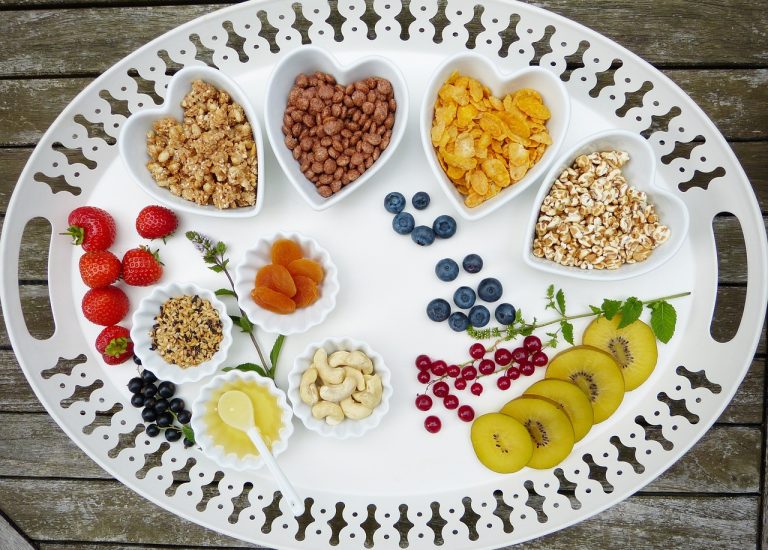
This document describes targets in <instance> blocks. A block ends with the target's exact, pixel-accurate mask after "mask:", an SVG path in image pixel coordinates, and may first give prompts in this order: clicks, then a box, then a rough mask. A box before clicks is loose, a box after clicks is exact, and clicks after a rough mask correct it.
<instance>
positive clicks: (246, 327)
mask: <svg viewBox="0 0 768 550" xmlns="http://www.w3.org/2000/svg"><path fill="white" fill-rule="evenodd" d="M237 324H238V325H240V329H241V330H242V331H243V332H245V333H249V332H253V323H251V321H250V319H248V317H246V316H245V315H243V316H242V317H240V318H239V320H238V321H237Z"/></svg>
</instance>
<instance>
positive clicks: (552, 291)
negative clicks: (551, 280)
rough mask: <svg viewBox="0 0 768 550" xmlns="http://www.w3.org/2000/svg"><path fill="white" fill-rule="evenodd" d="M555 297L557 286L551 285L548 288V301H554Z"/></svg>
mask: <svg viewBox="0 0 768 550" xmlns="http://www.w3.org/2000/svg"><path fill="white" fill-rule="evenodd" d="M554 297H555V285H549V286H548V287H547V300H550V301H551V300H552V298H554Z"/></svg>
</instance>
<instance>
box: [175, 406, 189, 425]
mask: <svg viewBox="0 0 768 550" xmlns="http://www.w3.org/2000/svg"><path fill="white" fill-rule="evenodd" d="M176 418H177V419H178V421H179V422H181V423H182V424H188V423H189V421H190V420H192V413H191V412H189V411H188V410H187V409H184V410H183V411H179V412H177V413H176Z"/></svg>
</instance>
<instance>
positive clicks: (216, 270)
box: [206, 260, 224, 273]
mask: <svg viewBox="0 0 768 550" xmlns="http://www.w3.org/2000/svg"><path fill="white" fill-rule="evenodd" d="M206 261H208V260H206ZM208 263H212V262H208ZM208 269H210V270H211V271H213V272H214V273H221V272H222V271H224V268H223V267H221V266H220V265H212V266H210V267H209V268H208Z"/></svg>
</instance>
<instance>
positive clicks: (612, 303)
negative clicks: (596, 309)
mask: <svg viewBox="0 0 768 550" xmlns="http://www.w3.org/2000/svg"><path fill="white" fill-rule="evenodd" d="M619 309H621V301H620V300H608V299H605V300H603V314H604V315H605V318H606V319H608V320H609V321H610V320H611V319H613V318H614V316H615V315H616V314H617V313H618V312H619Z"/></svg>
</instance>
